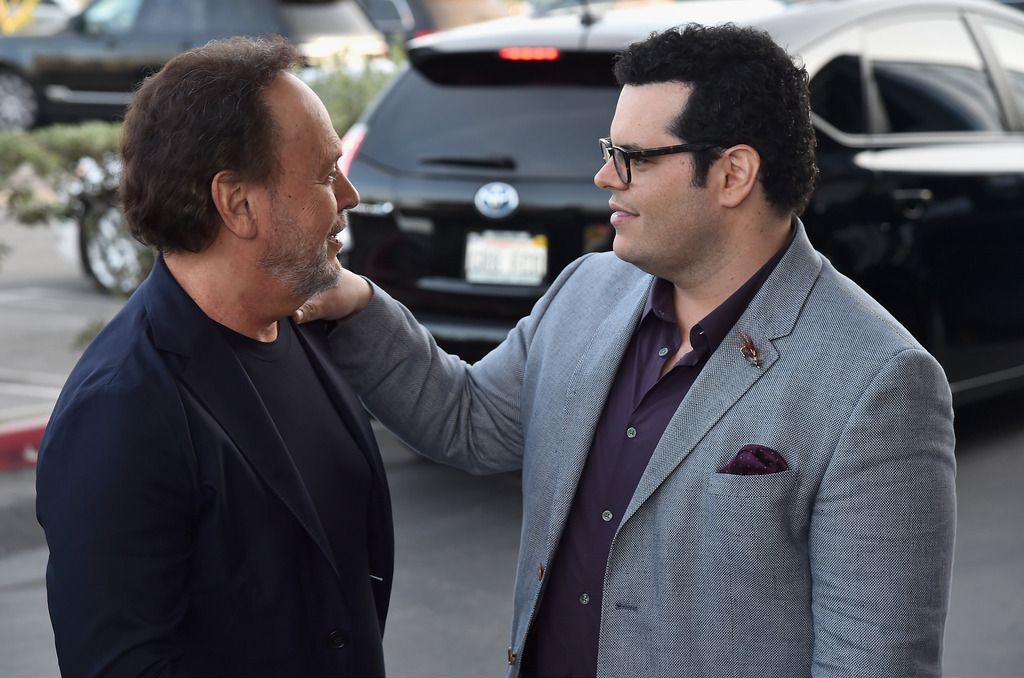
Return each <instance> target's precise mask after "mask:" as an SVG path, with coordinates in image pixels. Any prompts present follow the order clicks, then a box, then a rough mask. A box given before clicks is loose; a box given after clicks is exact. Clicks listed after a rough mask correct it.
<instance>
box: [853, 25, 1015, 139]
mask: <svg viewBox="0 0 1024 678" xmlns="http://www.w3.org/2000/svg"><path fill="white" fill-rule="evenodd" d="M865 48H866V55H867V57H868V59H869V63H870V68H871V74H872V76H873V79H874V82H875V85H876V87H877V91H878V95H879V98H880V103H881V107H882V111H881V113H882V115H883V123H882V128H883V129H882V130H881V131H888V132H893V133H915V132H954V131H955V132H960V131H981V130H1001V129H1003V128H1004V125H1003V121H1002V119H1001V114H1000V111H999V107H998V105H997V103H996V97H995V92H994V90H993V88H992V85H991V83H990V81H989V78H988V73H987V72H986V70H985V67H984V62H983V61H982V58H981V55H980V53H979V52H978V49H977V47H976V46H975V44H974V42H973V40H972V39H971V36H970V34H969V33H968V32H967V28H966V27H965V26H964V24H963V22H962V21H961V20H960V19H958V18H956V17H948V18H947V17H934V18H918V19H916V20H914V21H903V22H894V23H891V24H889V25H885V26H880V27H878V28H875V29H873V30H869V31H867V33H866V35H865Z"/></svg>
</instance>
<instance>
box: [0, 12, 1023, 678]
mask: <svg viewBox="0 0 1024 678" xmlns="http://www.w3.org/2000/svg"><path fill="white" fill-rule="evenodd" d="M1020 7H1021V2H1019V1H1018V0H1010V1H1008V2H996V1H995V0H928V1H924V0H921V1H916V0H902V1H901V2H898V3H897V2H895V1H893V0H806V1H803V2H781V1H779V0H683V1H681V2H620V3H601V2H582V1H581V2H574V1H569V0H534V1H533V2H526V3H522V2H515V3H512V2H506V1H505V0H92V1H91V2H79V0H20V1H18V0H0V612H2V614H0V676H50V675H57V673H58V669H57V664H56V657H55V654H54V650H53V637H52V631H51V630H50V626H49V620H48V617H47V612H46V599H45V587H44V582H43V574H44V568H45V562H46V554H47V551H46V546H45V542H44V539H43V535H42V532H41V530H40V528H39V527H38V524H37V523H36V520H35V514H34V497H35V492H34V461H35V453H36V446H37V445H38V441H39V438H40V436H41V434H42V431H43V429H44V426H45V422H46V419H47V417H48V415H49V413H50V411H51V409H52V406H53V403H54V401H55V400H56V397H57V395H58V394H59V391H60V388H61V386H62V384H63V383H64V380H65V378H66V376H67V374H68V372H69V371H70V369H71V368H72V366H73V365H74V363H75V361H76V360H77V358H78V356H79V355H80V354H81V351H82V350H83V349H84V347H85V346H86V345H87V344H88V342H89V341H90V340H91V338H92V337H93V336H94V335H95V333H96V332H97V331H99V329H100V328H101V327H102V326H103V324H104V323H105V322H107V321H108V320H109V319H110V318H111V317H112V316H113V315H114V314H115V313H116V312H117V311H118V309H119V308H120V307H121V306H122V305H123V303H124V300H125V298H126V297H127V295H130V294H131V293H132V291H133V290H134V289H135V287H136V286H137V285H138V284H139V283H140V282H141V280H142V279H143V278H144V277H145V275H146V273H147V272H148V270H149V267H150V266H151V264H152V261H153V253H152V252H149V251H148V250H146V249H145V248H143V247H142V246H140V245H139V244H138V243H136V242H135V241H134V240H132V239H131V238H130V236H129V235H128V234H127V231H126V228H125V225H124V223H123V219H122V217H121V213H120V209H119V207H118V204H117V195H116V187H117V182H118V178H119V172H120V165H119V162H118V159H117V156H116V147H117V139H118V134H119V131H120V123H119V118H120V117H121V115H123V111H124V107H125V106H126V105H127V103H128V102H129V101H130V100H131V95H132V91H133V89H134V87H135V86H136V85H137V83H138V82H139V81H140V80H141V79H142V78H143V77H145V75H146V74H148V73H151V72H153V71H155V70H157V69H159V67H160V66H161V65H162V64H163V63H164V62H165V61H166V60H167V59H169V58H170V57H171V56H173V55H174V54H175V53H178V52H180V51H182V50H184V49H187V48H189V47H191V46H194V45H199V44H203V43H205V42H206V41H208V40H210V39H215V38H218V37H226V36H229V35H234V34H252V35H255V34H264V33H279V34H282V35H285V36H286V37H287V38H288V39H289V40H291V41H292V42H293V43H295V44H296V45H297V46H298V47H299V48H300V50H301V51H302V53H303V54H304V55H305V58H306V64H305V67H304V68H303V70H302V73H301V76H302V77H303V78H304V79H305V80H306V81H307V82H308V83H309V84H310V86H311V87H313V88H314V90H316V91H317V93H318V94H319V95H320V96H321V98H322V99H323V100H324V102H325V104H326V105H327V107H328V109H329V111H330V113H331V116H332V120H333V121H334V124H335V126H336V127H337V129H338V131H339V134H342V135H343V139H344V144H345V161H346V162H345V168H344V169H345V170H346V173H347V174H348V175H349V177H350V178H351V179H352V181H353V183H354V184H355V185H356V186H357V188H358V189H359V190H360V193H361V196H362V204H361V205H360V206H359V207H358V208H356V209H355V210H353V211H352V213H351V214H350V219H349V228H348V229H347V230H346V231H344V232H343V235H344V237H345V239H346V241H345V248H344V250H343V253H342V257H343V261H344V263H345V264H346V265H347V266H349V267H350V268H352V269H353V270H356V271H358V272H361V273H364V274H367V275H369V276H370V277H372V278H373V279H374V280H375V281H377V282H378V283H380V284H382V285H383V286H384V287H385V288H387V289H388V290H389V292H391V293H392V294H393V295H394V296H396V297H397V298H399V299H400V300H402V301H403V302H404V303H405V304H406V305H407V306H409V308H410V309H411V310H413V312H414V313H415V314H416V315H417V317H418V318H419V319H420V320H421V321H422V322H424V323H425V324H426V325H427V326H428V327H429V328H430V329H431V331H432V332H433V333H434V335H435V337H437V339H438V340H439V342H440V343H442V345H444V346H445V347H446V348H448V349H449V350H451V351H453V352H455V353H457V354H459V355H461V356H462V357H463V358H465V359H466V360H469V361H473V360H475V359H477V358H479V357H480V356H481V355H483V354H484V353H485V352H486V351H487V350H488V349H489V348H490V347H491V346H493V345H494V344H495V343H496V342H497V341H500V339H501V338H502V337H503V336H504V334H505V333H506V332H507V331H508V329H509V328H510V327H511V325H512V324H513V323H514V322H515V320H516V319H517V318H519V317H521V316H522V315H524V314H526V313H528V312H529V309H530V307H531V306H532V304H533V303H534V301H535V300H536V299H537V298H538V297H539V296H540V295H541V294H542V293H543V291H544V289H546V287H547V285H548V284H549V283H550V281H551V280H552V279H553V278H554V276H556V275H557V274H558V272H559V271H560V270H561V268H562V267H563V266H565V265H566V264H567V263H568V262H569V261H571V260H573V259H574V258H576V257H578V256H580V255H581V254H584V253H586V252H590V251H600V250H605V249H608V248H609V246H610V243H611V238H612V236H613V232H612V230H611V228H610V226H609V225H608V208H607V195H606V194H604V192H603V191H600V190H598V189H596V187H594V186H593V184H592V181H591V178H592V175H593V173H594V172H595V171H596V170H597V169H598V167H599V163H600V155H599V152H598V149H597V143H596V140H597V138H598V137H600V136H606V135H607V129H608V124H609V122H610V120H611V115H612V112H613V110H614V105H615V99H616V96H617V91H618V90H617V87H616V85H615V83H614V81H613V79H612V78H611V65H612V60H613V55H614V54H615V52H617V51H618V50H620V49H621V48H622V47H624V46H625V45H626V44H628V43H629V42H631V41H633V40H636V39H641V38H643V37H645V36H646V35H647V34H648V33H649V32H650V31H652V30H658V29H661V28H665V27H668V26H672V25H678V24H681V23H685V22H687V21H700V22H704V23H717V22H721V21H735V22H737V23H746V24H749V25H753V26H757V27H759V28H763V29H765V30H767V31H769V32H770V33H771V34H772V35H773V37H775V38H776V40H777V41H778V42H780V44H783V45H784V46H786V48H787V49H789V50H790V51H791V53H793V54H795V55H796V56H798V57H799V58H800V59H801V60H802V62H803V63H804V64H805V65H806V67H807V69H808V73H809V76H810V84H811V97H812V101H811V103H812V109H813V116H812V117H813V122H814V125H815V130H816V133H817V135H818V164H819V167H820V169H821V179H820V181H819V185H818V188H817V190H816V193H815V195H814V197H813V199H812V201H811V204H810V205H809V207H808V209H807V211H806V212H805V214H804V216H803V220H804V222H805V224H806V226H807V230H808V233H809V235H810V237H811V239H812V241H813V242H814V243H815V245H816V246H817V247H818V248H819V249H820V250H822V251H823V252H825V253H826V254H827V255H828V256H829V258H830V259H831V260H832V261H833V263H834V264H835V265H836V266H837V268H839V269H840V270H841V271H843V272H844V273H846V274H848V275H850V276H851V277H853V278H854V279H855V280H856V281H857V282H858V283H859V284H861V285H862V286H863V287H865V288H866V289H868V291H870V292H871V293H872V294H873V295H874V296H875V297H876V298H878V299H879V300H880V301H882V303H883V304H884V305H885V306H886V307H887V308H888V309H889V310H890V311H891V312H892V313H893V314H894V315H895V316H896V317H897V318H898V319H899V320H900V321H901V322H902V323H903V324H904V325H906V326H907V327H908V329H910V330H911V331H912V332H913V333H914V334H915V336H916V337H918V339H919V340H921V341H922V343H923V344H925V346H926V347H928V349H929V350H930V351H932V353H933V354H935V355H936V357H937V358H938V359H939V360H940V362H941V363H942V364H943V367H944V368H945V369H946V372H947V376H948V377H949V379H950V383H951V387H952V389H953V391H954V397H955V406H956V415H957V420H956V428H957V437H958V442H957V460H958V478H957V492H958V501H959V525H958V536H957V546H956V556H955V565H954V579H953V590H952V601H951V610H950V616H949V620H948V623H947V629H946V644H945V668H946V673H947V675H950V676H965V677H971V676H978V677H981V676H988V677H1012V676H1024V644H1022V643H1021V642H1020V639H1021V635H1020V631H1019V629H1020V627H1021V624H1022V622H1024V531H1022V530H1021V529H1020V528H1019V523H1020V520H1021V516H1024V492H1021V491H1020V489H1019V488H1020V486H1021V485H1022V484H1024V420H1022V419H1021V418H1020V416H1019V412H1020V411H1021V408H1022V407H1024V389H1022V386H1024V304H1022V303H1021V301H1020V300H1021V299H1022V298H1024V276H1022V275H1020V273H1019V264H1018V263H1017V260H1016V259H1017V256H1018V253H1019V252H1020V251H1022V250H1024V12H1022V11H1021V10H1020ZM376 433H377V436H378V440H379V443H380V446H381V450H382V453H383V455H384V459H385V464H386V466H387V468H388V473H389V479H390V483H391V489H392V495H393V500H394V503H395V507H394V508H395V527H396V576H395V588H394V593H393V597H392V608H391V612H390V615H389V620H388V626H387V629H386V634H385V653H386V661H387V666H388V670H389V673H390V674H391V675H394V676H399V677H402V676H413V677H416V676H424V677H428V676H492V675H497V674H499V673H501V672H503V670H504V666H505V648H506V646H507V645H508V636H509V623H510V618H511V595H512V583H513V575H514V572H513V568H514V562H515V553H516V546H517V543H518V537H519V524H520V510H521V505H520V497H519V479H518V476H517V475H516V474H506V475H500V476H495V477H487V478H475V477H469V476H466V475H464V474H462V473H460V472H457V471H453V470H451V469H447V468H444V467H440V466H437V465H434V464H431V463H429V462H425V461H422V460H420V459H419V458H418V457H416V456H415V455H414V454H413V453H411V452H410V451H409V450H408V449H406V448H405V447H404V446H403V445H402V444H401V443H400V442H398V441H397V440H396V439H395V438H394V437H393V436H391V434H389V433H388V432H387V431H386V430H384V429H382V428H379V427H378V428H376Z"/></svg>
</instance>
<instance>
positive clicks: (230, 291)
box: [164, 252, 290, 341]
mask: <svg viewBox="0 0 1024 678" xmlns="http://www.w3.org/2000/svg"><path fill="white" fill-rule="evenodd" d="M164 262H165V263H166V264H167V269H168V271H170V273H171V275H172V276H174V279H175V280H177V281H178V284H179V285H181V287H182V289H183V290H185V293H186V294H188V296H189V297H191V299H192V301H194V302H195V303H196V306H198V307H199V308H200V310H202V312H203V313H205V314H206V316H207V317H208V318H210V319H211V320H213V321H214V322H217V323H220V324H221V325H223V326H225V327H227V328H228V329H231V330H234V331H235V332H238V333H239V334H241V335H244V336H246V337H249V338H251V339H255V340H257V341H274V340H275V339H276V338H277V323H278V320H280V319H281V318H285V317H287V316H288V314H289V312H290V311H289V310H288V309H287V308H284V307H285V306H287V304H275V303H274V298H275V295H274V294H273V293H272V292H273V291H272V290H269V289H268V284H267V280H266V278H265V276H261V275H258V273H257V272H255V271H251V270H248V268H247V267H245V266H237V265H232V263H230V262H228V261H224V260H222V259H220V258H217V257H215V256H213V255H212V254H208V253H205V252H204V253H201V254H192V253H175V254H168V255H164ZM277 306H281V308H277Z"/></svg>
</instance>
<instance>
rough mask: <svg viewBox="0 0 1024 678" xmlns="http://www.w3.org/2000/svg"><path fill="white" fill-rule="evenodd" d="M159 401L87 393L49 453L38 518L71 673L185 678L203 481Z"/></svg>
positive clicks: (63, 419)
mask: <svg viewBox="0 0 1024 678" xmlns="http://www.w3.org/2000/svg"><path fill="white" fill-rule="evenodd" d="M147 395H149V396H151V395H152V394H139V393H124V392H120V393H112V392H110V391H109V390H103V389H99V390H94V391H88V392H81V391H80V392H79V393H78V394H77V397H75V398H74V399H73V400H72V402H71V403H70V404H69V405H68V406H67V407H65V408H63V409H62V410H59V412H58V414H57V416H56V417H55V418H54V419H53V420H51V424H50V425H49V426H48V427H47V431H46V435H45V440H44V442H43V445H42V449H41V451H40V458H39V463H38V476H37V505H36V507H37V514H38V518H39V522H40V524H41V525H42V526H43V528H44V530H45V532H46V540H47V544H48V546H49V550H50V556H49V562H48V564H47V568H46V584H47V597H48V604H49V609H50V618H51V621H52V623H53V629H54V635H55V639H56V647H57V656H58V660H59V662H60V668H61V672H62V673H63V674H64V675H69V676H96V675H124V676H127V675H176V674H177V673H178V668H179V667H178V662H179V661H182V660H184V659H185V657H183V652H182V644H181V643H180V642H178V639H177V637H176V634H177V633H178V629H179V628H180V626H181V622H182V620H183V618H184V616H185V613H186V605H187V601H188V591H187V581H188V574H189V563H190V553H191V548H190V545H191V526H192V522H193V520H192V515H193V512H192V507H193V480H192V479H193V478H194V475H193V473H192V472H191V471H190V465H189V463H188V457H187V455H185V454H183V453H182V452H183V450H182V444H181V442H180V441H182V440H183V439H185V438H186V436H187V432H186V427H185V426H184V424H181V425H180V426H179V427H177V429H176V428H175V427H172V426H170V425H169V424H168V423H166V422H167V420H168V418H169V417H170V416H171V415H170V414H169V413H168V412H166V411H163V410H164V408H163V407H162V406H161V403H160V402H159V401H156V402H154V399H153V398H152V397H146V396H147Z"/></svg>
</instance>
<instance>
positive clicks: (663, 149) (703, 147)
mask: <svg viewBox="0 0 1024 678" xmlns="http://www.w3.org/2000/svg"><path fill="white" fill-rule="evenodd" d="M597 142H598V144H599V145H600V146H601V157H602V158H604V161H605V163H607V162H608V161H609V160H611V161H612V165H613V166H614V167H615V174H616V175H617V176H618V177H619V180H620V181H622V183H624V184H626V185H627V186H628V185H629V184H631V183H633V160H634V159H635V158H653V157H657V156H659V155H673V154H675V153H697V152H700V151H709V150H711V149H712V148H720V147H721V145H720V144H715V143H709V142H698V143H692V144H675V145H673V146H655V147H653V148H637V149H634V150H632V151H630V150H626V149H625V148H622V147H621V146H616V145H615V144H613V143H612V140H611V138H610V137H604V138H602V139H598V140H597ZM616 152H617V153H620V154H622V157H623V158H624V159H625V161H626V176H622V173H621V172H620V171H619V164H618V163H617V162H615V153H616Z"/></svg>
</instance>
